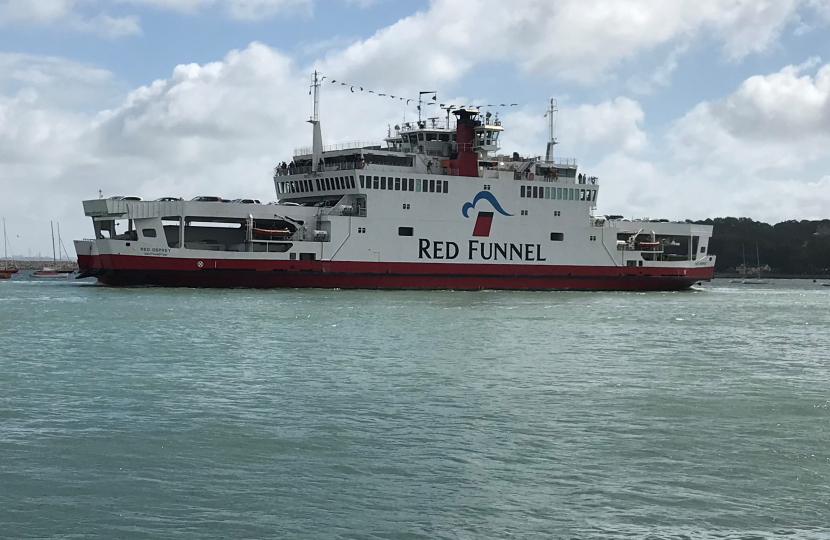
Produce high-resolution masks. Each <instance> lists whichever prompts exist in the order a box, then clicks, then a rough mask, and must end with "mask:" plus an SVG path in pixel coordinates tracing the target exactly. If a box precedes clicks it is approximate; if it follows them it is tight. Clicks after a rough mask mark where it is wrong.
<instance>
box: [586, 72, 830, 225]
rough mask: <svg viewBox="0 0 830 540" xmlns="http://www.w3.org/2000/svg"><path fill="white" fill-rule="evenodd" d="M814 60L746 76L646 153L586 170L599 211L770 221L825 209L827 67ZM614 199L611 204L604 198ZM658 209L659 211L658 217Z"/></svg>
mask: <svg viewBox="0 0 830 540" xmlns="http://www.w3.org/2000/svg"><path fill="white" fill-rule="evenodd" d="M818 62H819V60H818V59H814V58H813V59H809V60H808V61H807V62H805V63H803V64H801V65H799V66H787V67H785V68H783V69H782V70H780V71H779V72H777V73H772V74H768V75H757V76H753V77H750V78H748V79H747V80H745V81H744V82H743V83H742V84H741V85H740V86H739V87H738V88H736V89H735V91H734V92H732V93H731V94H729V95H727V96H725V97H723V98H720V99H715V100H711V101H706V102H703V103H700V104H698V105H697V106H695V107H693V108H692V110H690V111H689V112H688V113H687V114H686V115H684V116H683V117H682V118H680V119H679V120H677V121H676V122H675V123H674V125H673V126H672V129H671V131H670V133H669V135H668V139H667V148H666V149H663V148H662V147H658V148H654V149H652V152H651V153H650V156H651V159H650V160H646V159H645V158H643V157H642V156H640V157H636V156H632V155H631V154H629V153H625V152H623V151H616V152H613V153H609V154H607V155H605V156H603V157H602V158H601V160H600V161H599V162H598V163H597V164H596V165H595V166H594V167H593V169H594V170H596V171H597V172H598V174H599V175H600V176H601V178H602V179H603V180H611V182H610V183H609V182H604V191H603V199H602V200H601V201H600V204H601V205H602V208H603V210H604V211H607V212H612V213H613V212H616V211H622V212H625V213H626V214H627V215H629V214H632V215H635V216H637V217H642V216H649V217H668V218H705V217H715V216H725V215H732V216H735V215H738V216H750V217H752V218H755V219H761V220H767V221H780V220H784V219H823V218H826V217H827V215H828V214H830V189H828V187H830V177H828V176H827V170H828V167H830V159H829V158H828V154H827V148H830V65H824V66H822V67H820V68H819V69H818V70H817V71H816V72H815V73H814V74H813V75H810V74H808V73H807V72H808V71H810V70H814V69H815V68H816V67H818ZM611 202H613V203H614V204H613V205H611V204H610V203H611ZM657 213H659V215H656V214H657Z"/></svg>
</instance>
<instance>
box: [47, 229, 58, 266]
mask: <svg viewBox="0 0 830 540" xmlns="http://www.w3.org/2000/svg"><path fill="white" fill-rule="evenodd" d="M49 229H50V230H51V231H52V263H57V259H55V228H54V227H53V226H52V222H51V221H50V222H49Z"/></svg>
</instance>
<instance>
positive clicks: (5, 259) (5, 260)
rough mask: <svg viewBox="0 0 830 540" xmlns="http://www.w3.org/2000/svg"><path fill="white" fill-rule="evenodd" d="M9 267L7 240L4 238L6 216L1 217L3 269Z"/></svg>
mask: <svg viewBox="0 0 830 540" xmlns="http://www.w3.org/2000/svg"><path fill="white" fill-rule="evenodd" d="M8 269H9V241H8V240H6V218H3V270H8Z"/></svg>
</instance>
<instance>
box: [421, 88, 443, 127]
mask: <svg viewBox="0 0 830 540" xmlns="http://www.w3.org/2000/svg"><path fill="white" fill-rule="evenodd" d="M424 94H432V101H436V100H437V99H438V94H437V93H436V91H435V90H424V91H423V92H418V127H421V104H422V103H423V95H424ZM433 105H434V103H433Z"/></svg>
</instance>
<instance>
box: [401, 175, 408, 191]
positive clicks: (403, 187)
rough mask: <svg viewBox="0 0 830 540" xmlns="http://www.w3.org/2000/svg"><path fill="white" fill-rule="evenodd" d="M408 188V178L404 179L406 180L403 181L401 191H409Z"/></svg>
mask: <svg viewBox="0 0 830 540" xmlns="http://www.w3.org/2000/svg"><path fill="white" fill-rule="evenodd" d="M406 188H407V183H406V178H404V179H402V181H401V189H402V190H403V191H408V190H407V189H406Z"/></svg>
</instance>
